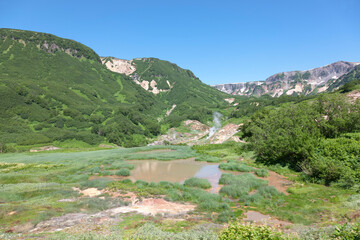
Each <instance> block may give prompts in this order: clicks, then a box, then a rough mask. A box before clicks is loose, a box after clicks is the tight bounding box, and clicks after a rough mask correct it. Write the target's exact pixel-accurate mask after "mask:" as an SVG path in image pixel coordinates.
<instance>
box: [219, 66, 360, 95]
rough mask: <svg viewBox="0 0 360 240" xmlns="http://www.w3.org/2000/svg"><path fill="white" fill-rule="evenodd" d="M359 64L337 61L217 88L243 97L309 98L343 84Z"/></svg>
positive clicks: (221, 85)
mask: <svg viewBox="0 0 360 240" xmlns="http://www.w3.org/2000/svg"><path fill="white" fill-rule="evenodd" d="M359 64H360V63H351V62H344V61H339V62H335V63H332V64H329V65H326V66H323V67H319V68H314V69H311V70H307V71H291V72H282V73H278V74H274V75H272V76H270V77H269V78H267V79H266V80H265V81H257V82H246V83H234V84H220V85H215V86H214V87H215V88H217V89H219V90H220V91H223V92H226V93H229V94H233V95H245V96H261V95H264V94H269V95H271V96H273V97H279V96H281V95H283V94H286V95H293V94H294V95H299V94H303V95H309V94H314V93H319V92H324V91H328V90H332V89H333V88H334V87H335V86H336V87H339V86H341V85H343V84H345V83H346V82H343V81H342V80H341V77H342V76H344V75H346V74H348V73H349V72H351V71H353V70H354V69H355V68H356V67H357V66H358V65H359Z"/></svg>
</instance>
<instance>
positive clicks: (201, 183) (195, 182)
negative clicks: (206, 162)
mask: <svg viewBox="0 0 360 240" xmlns="http://www.w3.org/2000/svg"><path fill="white" fill-rule="evenodd" d="M184 185H185V186H188V187H199V188H202V189H208V188H211V184H210V182H209V180H207V179H201V178H195V177H194V178H189V179H186V180H185V182H184Z"/></svg>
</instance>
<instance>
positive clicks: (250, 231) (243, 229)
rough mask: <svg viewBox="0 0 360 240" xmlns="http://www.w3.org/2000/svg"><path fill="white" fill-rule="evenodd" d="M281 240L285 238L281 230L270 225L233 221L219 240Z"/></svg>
mask: <svg viewBox="0 0 360 240" xmlns="http://www.w3.org/2000/svg"><path fill="white" fill-rule="evenodd" d="M242 239H244V240H246V239H249V240H278V239H279V240H280V239H284V235H283V234H282V233H281V232H276V231H275V230H274V229H272V228H270V227H268V226H257V225H253V224H245V225H243V224H241V223H238V222H237V223H231V224H230V225H229V227H227V228H226V229H224V230H223V231H221V232H220V234H219V240H242Z"/></svg>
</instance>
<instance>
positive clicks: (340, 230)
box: [332, 223, 360, 240]
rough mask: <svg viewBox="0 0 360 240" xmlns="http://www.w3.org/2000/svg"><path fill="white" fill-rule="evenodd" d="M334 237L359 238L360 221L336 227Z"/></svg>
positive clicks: (353, 239) (352, 239) (357, 239)
mask: <svg viewBox="0 0 360 240" xmlns="http://www.w3.org/2000/svg"><path fill="white" fill-rule="evenodd" d="M332 237H333V238H334V239H344V240H359V239H360V223H356V224H348V223H346V224H344V225H342V226H339V227H337V228H336V229H335V233H334V235H333V236H332Z"/></svg>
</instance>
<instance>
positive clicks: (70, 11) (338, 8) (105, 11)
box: [0, 0, 360, 84]
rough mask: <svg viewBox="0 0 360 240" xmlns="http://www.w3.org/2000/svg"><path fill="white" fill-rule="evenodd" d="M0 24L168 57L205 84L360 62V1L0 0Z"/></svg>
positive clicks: (116, 50) (106, 51) (103, 52)
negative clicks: (337, 63) (330, 64)
mask: <svg viewBox="0 0 360 240" xmlns="http://www.w3.org/2000/svg"><path fill="white" fill-rule="evenodd" d="M0 28H16V29H24V30H32V31H39V32H46V33H51V34H55V35H57V36H60V37H64V38H70V39H74V40H76V41H79V42H81V43H83V44H85V45H87V46H89V47H91V48H92V49H94V50H95V51H96V52H97V53H98V54H99V55H100V56H114V57H117V58H123V59H132V58H136V57H156V58H160V59H164V60H168V61H171V62H174V63H176V64H178V65H179V66H180V67H183V68H186V69H190V70H192V71H193V72H194V73H195V75H197V76H198V77H199V78H200V79H201V80H202V81H203V82H205V83H207V84H219V83H231V82H245V81H257V80H264V79H265V78H267V77H269V76H270V75H272V74H275V73H278V72H283V71H291V70H306V69H311V68H315V67H319V66H323V65H327V64H329V63H332V62H335V61H339V60H344V61H352V62H360V1H359V0H252V1H251V0H247V1H242V0H237V1H236V0H233V1H230V0H222V1H212V0H204V1H203V0H192V1H189V0H128V1H123V0H117V1H116V0H114V1H106V0H103V1H91V0H88V1H82V0H71V1H69V0H62V1H51V0H47V1H40V0H31V1H30V0H0Z"/></svg>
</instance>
